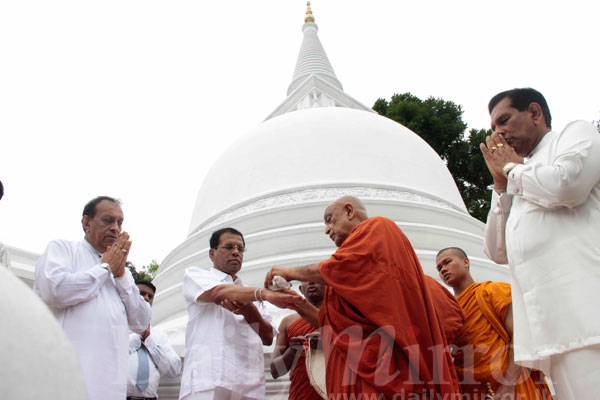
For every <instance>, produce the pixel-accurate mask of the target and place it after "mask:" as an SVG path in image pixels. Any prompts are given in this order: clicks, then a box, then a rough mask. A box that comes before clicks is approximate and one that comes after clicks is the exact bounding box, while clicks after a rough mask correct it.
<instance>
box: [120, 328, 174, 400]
mask: <svg viewBox="0 0 600 400" xmlns="http://www.w3.org/2000/svg"><path fill="white" fill-rule="evenodd" d="M141 345H142V337H141V336H140V335H139V334H137V333H132V334H130V335H129V378H128V379H127V396H133V397H158V385H159V383H160V377H161V376H167V377H169V378H175V377H176V376H177V375H179V373H180V372H181V358H179V356H178V355H177V353H176V352H175V350H173V347H172V346H171V345H170V344H169V339H168V337H167V335H166V334H165V333H164V332H163V331H161V330H160V329H159V328H150V335H148V337H147V338H146V339H145V340H144V346H146V349H147V350H148V353H149V355H150V359H149V360H148V367H149V371H148V372H149V379H148V387H147V388H146V389H144V390H143V391H140V390H139V389H138V388H137V387H136V386H135V384H136V380H137V373H138V349H139V348H140V346H141Z"/></svg>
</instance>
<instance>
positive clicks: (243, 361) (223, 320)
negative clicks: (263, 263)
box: [179, 267, 276, 399]
mask: <svg viewBox="0 0 600 400" xmlns="http://www.w3.org/2000/svg"><path fill="white" fill-rule="evenodd" d="M223 284H235V285H242V281H241V279H240V278H239V277H238V278H237V279H235V280H233V278H232V277H231V276H230V275H228V274H226V273H224V272H222V271H220V270H218V269H215V268H211V269H210V270H205V269H202V268H199V267H190V268H188V269H187V270H186V271H185V275H184V278H183V295H184V298H185V301H186V304H187V309H188V316H189V319H188V324H187V331H186V337H185V345H186V353H185V362H184V368H183V373H182V377H181V390H180V393H179V398H180V399H181V398H183V397H185V396H187V395H189V394H192V393H196V392H201V391H206V390H212V389H215V388H216V387H221V388H224V389H227V390H229V391H231V392H233V393H238V394H241V395H243V396H246V397H248V398H253V399H264V398H265V367H264V353H263V352H264V350H263V345H262V340H261V338H260V336H259V335H258V333H256V331H254V329H252V327H251V326H250V325H249V324H248V323H247V322H246V320H245V318H244V317H243V316H242V315H237V314H234V313H232V312H231V311H229V310H227V309H225V308H223V307H221V306H219V305H216V304H214V303H208V302H205V301H201V300H198V297H199V296H201V295H202V294H203V293H204V292H206V291H207V290H210V289H212V288H213V287H215V286H218V285H223ZM254 305H255V306H256V307H257V309H258V311H259V312H260V314H261V315H262V317H263V318H264V319H265V320H266V321H268V322H269V323H271V322H272V318H271V316H270V315H269V314H268V313H267V312H266V310H265V307H264V306H263V304H262V303H261V302H254ZM275 333H276V331H275Z"/></svg>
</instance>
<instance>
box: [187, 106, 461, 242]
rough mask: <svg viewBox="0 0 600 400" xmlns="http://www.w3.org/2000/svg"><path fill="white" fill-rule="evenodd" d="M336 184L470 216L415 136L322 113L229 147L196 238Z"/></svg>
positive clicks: (207, 190) (301, 114) (208, 184)
mask: <svg viewBox="0 0 600 400" xmlns="http://www.w3.org/2000/svg"><path fill="white" fill-rule="evenodd" d="M330 184H336V185H343V186H363V185H365V186H369V187H371V188H373V187H380V188H382V189H392V190H401V191H404V192H408V193H414V194H415V195H419V196H422V197H423V198H430V199H432V200H435V201H439V202H443V203H446V204H447V206H449V207H451V208H454V209H455V210H457V211H462V212H464V213H466V209H465V206H464V203H463V201H462V199H461V197H460V194H459V192H458V189H457V188H456V185H455V183H454V180H453V179H452V176H451V175H450V173H449V172H448V169H447V168H446V165H445V164H444V162H443V161H442V160H441V159H440V157H439V156H438V155H437V153H436V152H435V151H434V150H433V149H432V148H431V147H430V146H429V145H428V144H427V143H426V142H425V141H424V140H423V139H421V138H420V137H419V136H418V135H416V134H415V133H414V132H412V131H411V130H409V129H408V128H406V127H404V126H402V125H400V124H398V123H396V122H394V121H392V120H390V119H388V118H385V117H382V116H380V115H377V114H375V113H372V112H367V111H363V110H357V109H351V108H341V107H319V108H308V109H303V110H299V111H294V112H290V113H286V114H282V115H280V116H277V117H275V118H273V119H269V120H267V121H265V122H263V123H262V124H260V125H258V126H257V127H256V128H255V129H253V130H251V131H250V132H248V133H247V134H245V135H244V136H242V137H241V138H240V139H238V140H237V142H235V143H234V144H233V145H232V146H230V147H229V149H227V150H226V151H225V152H224V153H223V154H222V155H221V157H220V158H219V159H218V160H217V161H216V163H215V164H214V165H213V167H212V169H211V170H210V172H209V173H208V174H207V176H206V178H205V180H204V183H203V185H202V187H201V189H200V192H199V194H198V198H197V200H196V206H195V209H194V213H193V217H192V220H191V225H190V233H193V232H194V231H195V230H197V228H199V227H202V226H203V225H205V224H207V223H210V222H211V221H213V220H215V219H216V218H218V217H219V216H220V215H222V214H223V213H224V212H227V211H229V210H231V209H232V208H238V207H241V206H244V205H245V204H248V203H250V202H252V201H256V200H257V199H260V198H263V197H265V196H270V195H272V194H273V193H284V192H289V191H298V190H302V189H303V188H314V187H322V186H324V185H330Z"/></svg>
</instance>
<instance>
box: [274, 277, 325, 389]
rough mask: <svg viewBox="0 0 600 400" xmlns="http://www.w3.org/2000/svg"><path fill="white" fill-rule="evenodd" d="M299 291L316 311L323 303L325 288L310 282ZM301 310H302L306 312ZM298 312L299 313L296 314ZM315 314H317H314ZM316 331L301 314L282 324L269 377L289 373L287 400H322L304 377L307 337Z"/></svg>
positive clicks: (306, 376)
mask: <svg viewBox="0 0 600 400" xmlns="http://www.w3.org/2000/svg"><path fill="white" fill-rule="evenodd" d="M300 291H301V292H302V294H303V295H304V297H305V298H306V300H307V301H308V303H310V305H311V306H312V307H311V308H313V309H315V310H317V309H318V308H319V307H320V306H321V303H323V296H324V294H325V285H322V284H320V283H313V282H302V284H301V285H300ZM306 308H307V307H306V306H304V307H302V309H306ZM299 312H301V311H300V310H299ZM317 312H318V311H317ZM315 330H316V328H315V327H314V326H313V325H312V324H311V323H310V322H309V321H308V320H306V319H305V318H303V317H302V316H301V315H300V314H292V315H288V316H287V317H285V318H283V320H281V324H280V325H279V334H278V335H277V341H276V343H275V350H274V351H273V359H272V361H271V375H272V376H273V378H275V379H277V378H278V377H280V376H281V375H283V374H285V373H287V372H288V371H291V372H290V381H291V383H290V392H289V397H288V398H289V399H290V400H321V396H320V395H319V394H318V393H317V392H316V391H315V389H314V388H313V387H312V385H311V384H310V379H309V378H308V375H307V373H306V361H305V358H306V355H305V351H304V346H305V344H306V339H307V335H309V334H311V333H313V332H315Z"/></svg>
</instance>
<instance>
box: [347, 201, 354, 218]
mask: <svg viewBox="0 0 600 400" xmlns="http://www.w3.org/2000/svg"><path fill="white" fill-rule="evenodd" d="M344 213H345V214H346V215H347V216H348V219H352V218H354V216H355V213H354V207H353V206H352V204H345V205H344Z"/></svg>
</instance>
